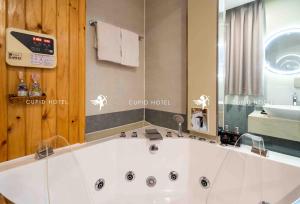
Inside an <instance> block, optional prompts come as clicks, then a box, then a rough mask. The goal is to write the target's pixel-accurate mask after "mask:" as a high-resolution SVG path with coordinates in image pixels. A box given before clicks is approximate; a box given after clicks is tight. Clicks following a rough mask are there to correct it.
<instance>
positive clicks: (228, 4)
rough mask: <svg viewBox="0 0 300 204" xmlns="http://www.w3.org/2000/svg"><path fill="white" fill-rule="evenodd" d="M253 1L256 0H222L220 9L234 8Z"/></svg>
mask: <svg viewBox="0 0 300 204" xmlns="http://www.w3.org/2000/svg"><path fill="white" fill-rule="evenodd" d="M251 1H254V0H223V1H220V11H224V8H225V9H226V10H228V9H232V8H234V7H238V6H241V5H243V4H247V3H249V2H251Z"/></svg>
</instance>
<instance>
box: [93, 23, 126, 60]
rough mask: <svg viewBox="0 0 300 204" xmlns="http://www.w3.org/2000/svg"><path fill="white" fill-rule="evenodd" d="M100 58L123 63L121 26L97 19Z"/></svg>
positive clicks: (98, 53) (98, 54)
mask: <svg viewBox="0 0 300 204" xmlns="http://www.w3.org/2000/svg"><path fill="white" fill-rule="evenodd" d="M96 31H97V32H96V35H97V49H98V50H97V56H98V60H105V61H110V62H115V63H121V59H122V58H121V28H119V27H116V26H114V25H111V24H108V23H104V22H101V21H97V29H96Z"/></svg>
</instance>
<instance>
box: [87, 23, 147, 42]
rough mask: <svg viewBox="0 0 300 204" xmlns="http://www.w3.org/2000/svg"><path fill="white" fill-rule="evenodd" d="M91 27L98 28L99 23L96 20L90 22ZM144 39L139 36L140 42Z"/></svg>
mask: <svg viewBox="0 0 300 204" xmlns="http://www.w3.org/2000/svg"><path fill="white" fill-rule="evenodd" d="M89 25H90V26H96V25H97V21H96V20H89ZM143 39H144V37H143V36H140V35H139V41H141V40H143Z"/></svg>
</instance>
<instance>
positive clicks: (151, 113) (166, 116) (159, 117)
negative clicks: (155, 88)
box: [145, 108, 187, 132]
mask: <svg viewBox="0 0 300 204" xmlns="http://www.w3.org/2000/svg"><path fill="white" fill-rule="evenodd" d="M175 114H178V113H172V112H166V111H160V110H153V109H147V108H146V110H145V118H146V121H147V122H149V123H151V124H153V125H158V126H162V127H166V128H169V129H173V130H177V129H178V125H177V124H176V122H175V121H174V120H173V115H175ZM179 115H182V116H183V118H184V123H183V126H182V130H183V131H185V132H186V131H187V116H186V115H185V114H179Z"/></svg>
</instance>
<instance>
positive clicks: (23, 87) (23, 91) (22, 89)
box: [17, 72, 28, 96]
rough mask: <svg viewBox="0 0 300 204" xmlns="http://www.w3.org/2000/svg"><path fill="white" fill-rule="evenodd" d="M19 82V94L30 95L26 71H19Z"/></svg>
mask: <svg viewBox="0 0 300 204" xmlns="http://www.w3.org/2000/svg"><path fill="white" fill-rule="evenodd" d="M19 80H20V82H19V84H18V93H17V95H18V96H27V95H28V89H27V85H26V83H25V82H24V73H23V72H19Z"/></svg>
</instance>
